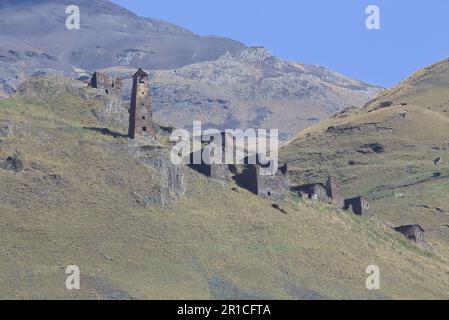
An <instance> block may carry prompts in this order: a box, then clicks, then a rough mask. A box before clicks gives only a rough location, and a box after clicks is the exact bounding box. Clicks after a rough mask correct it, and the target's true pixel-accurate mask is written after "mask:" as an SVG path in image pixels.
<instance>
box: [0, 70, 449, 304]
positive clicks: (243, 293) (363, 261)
mask: <svg viewBox="0 0 449 320" xmlns="http://www.w3.org/2000/svg"><path fill="white" fill-rule="evenodd" d="M20 92H21V95H18V96H16V97H13V98H10V99H8V100H2V101H0V122H1V121H8V122H10V123H12V125H13V128H14V134H13V135H11V136H9V137H6V138H1V141H0V158H5V157H7V156H8V155H11V154H12V153H14V152H15V150H19V151H20V152H21V154H22V156H23V158H24V159H25V170H24V171H23V172H20V173H13V172H10V171H5V170H0V234H1V238H0V241H1V244H0V269H1V270H2V272H1V274H0V298H3V299H12V298H19V299H22V298H37V299H49V298H56V299H62V298H68V299H83V298H86V299H129V298H134V299H196V298H198V299H209V298H218V299H224V298H229V299H234V298H243V299H254V298H261V299H265V298H267V299H270V298H271V299H321V298H338V299H351V298H352V299H356V298H360V299H378V298H382V299H383V298H385V299H399V298H403V299H410V298H439V299H444V298H447V292H448V290H447V289H448V288H449V280H448V279H449V278H448V275H449V267H448V256H447V255H446V254H445V252H444V251H442V250H440V248H439V247H437V248H434V249H432V250H424V249H420V248H417V247H415V246H413V245H411V244H410V243H408V242H407V241H405V240H404V239H403V238H402V237H401V236H399V235H397V234H396V233H395V232H393V231H392V230H391V229H390V228H389V227H387V226H386V225H385V224H384V223H383V222H382V221H381V220H380V219H378V218H373V219H366V218H358V217H355V216H352V215H350V214H349V213H347V212H342V211H339V210H336V209H334V208H332V207H330V206H328V205H324V204H319V203H312V202H309V201H300V200H299V199H297V198H295V197H294V196H289V197H288V201H286V202H285V203H282V204H280V206H281V207H282V208H283V209H285V211H286V214H284V213H281V212H280V211H278V210H276V209H274V208H273V207H272V203H271V202H268V201H266V200H262V199H259V198H258V197H256V196H254V195H252V194H251V193H249V192H247V191H245V190H243V189H239V188H238V187H236V186H234V185H230V186H222V185H220V184H219V183H215V182H212V181H210V180H209V179H208V178H206V177H203V176H201V175H199V174H197V173H196V172H193V171H190V170H188V169H187V171H186V172H187V173H186V180H187V184H188V191H187V194H186V196H184V197H183V198H182V199H181V200H179V201H178V202H177V203H175V204H171V205H168V206H165V207H161V206H157V205H154V206H143V205H142V203H141V202H140V201H139V198H138V197H137V196H136V195H138V194H139V193H140V192H143V191H144V190H145V189H146V188H149V187H150V186H151V185H152V183H153V182H154V181H153V180H152V172H151V170H150V169H149V168H148V167H146V166H145V165H143V164H141V163H139V162H138V161H136V159H135V158H133V156H132V155H130V154H129V153H127V152H124V150H126V149H127V146H128V144H129V141H128V140H127V139H126V138H122V137H117V138H114V137H111V136H105V135H102V134H101V133H99V132H95V131H92V130H87V129H84V128H85V127H93V128H102V127H104V126H105V125H104V124H102V123H99V122H98V121H97V120H96V119H95V117H94V116H93V115H92V112H91V110H92V109H95V108H100V107H101V106H100V104H99V103H98V102H97V101H96V100H95V99H87V98H86V96H85V95H84V93H83V89H79V88H78V89H76V90H74V88H73V87H72V86H71V85H70V84H69V83H68V84H61V83H60V82H59V81H55V80H54V79H48V78H42V79H38V80H33V81H31V83H29V84H28V87H27V86H25V89H24V90H21V91H20ZM36 92H38V93H41V94H38V95H36V94H35V93H36ZM74 92H76V94H75V93H74ZM82 97H84V98H82ZM426 114H428V115H429V117H431V118H432V113H429V111H423V115H426ZM423 115H421V114H417V116H423ZM432 119H433V118H432ZM440 121H441V122H440V124H439V125H441V126H442V127H443V126H444V124H445V123H446V119H445V118H441V119H440ZM109 129H110V130H112V131H117V132H122V133H124V132H125V131H124V128H120V127H114V126H109ZM441 138H442V139H443V136H442V137H441ZM415 152H416V153H418V150H416V149H411V150H410V154H414V153H415ZM389 157H390V158H389V159H390V161H392V163H393V164H394V165H392V168H393V169H391V173H389V174H391V176H392V177H393V176H395V175H396V171H395V170H396V167H397V166H400V162H395V161H396V159H395V157H399V154H398V155H394V154H392V155H390V156H389ZM422 157H423V158H422V159H420V160H412V159H410V161H411V163H410V166H412V167H413V168H418V167H420V164H421V163H427V160H428V159H427V158H429V159H430V158H431V156H429V155H427V154H422ZM300 165H301V166H302V165H303V162H302V161H300V163H298V164H297V167H296V168H301V167H300ZM370 165H371V166H372V167H373V168H375V166H376V165H379V164H376V161H374V160H373V161H372V163H371V164H370ZM310 168H311V169H314V168H315V167H314V166H312V165H311V166H310ZM401 168H402V167H401ZM317 169H319V170H320V172H321V171H324V167H323V169H321V164H319V167H318V168H317ZM341 170H342V171H341V172H340V175H341V176H344V175H345V174H348V175H349V174H352V176H353V177H354V176H355V173H351V172H350V171H344V170H346V169H344V168H342V169H341ZM428 171H429V172H431V171H432V170H431V167H430V166H429V167H428ZM421 174H422V173H421V171H419V172H416V173H415V175H416V177H418V176H419V175H421ZM55 177H59V178H55ZM348 177H349V178H350V177H351V176H350V175H349V176H348ZM294 178H295V177H294ZM367 180H369V179H368V178H367ZM350 181H351V180H350V179H349V180H346V185H348V186H353V187H352V188H353V189H354V188H355V187H356V184H355V183H354V184H353V185H351V184H350V183H349V182H350ZM361 185H362V186H363V190H367V191H369V189H370V188H371V187H372V184H371V183H368V182H366V183H364V184H361ZM428 187H429V188H433V189H432V190H433V192H435V193H434V194H438V195H440V194H441V190H442V189H444V188H443V185H438V187H436V186H433V187H432V185H428ZM233 188H235V189H234V190H233ZM439 188H440V189H439ZM349 190H351V189H350V188H349ZM351 191H352V190H351ZM70 264H75V265H77V266H79V267H80V271H81V290H78V291H69V290H67V289H66V288H65V280H66V277H67V275H66V274H65V273H64V271H65V268H66V266H68V265H70ZM371 264H375V265H378V266H379V267H380V270H381V289H380V290H378V291H368V290H367V289H366V287H365V280H366V277H367V275H366V274H365V269H366V267H367V266H368V265H371Z"/></svg>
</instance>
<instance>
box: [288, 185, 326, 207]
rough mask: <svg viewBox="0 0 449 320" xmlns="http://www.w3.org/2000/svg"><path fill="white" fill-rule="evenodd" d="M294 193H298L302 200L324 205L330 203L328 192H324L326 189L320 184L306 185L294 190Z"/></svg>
mask: <svg viewBox="0 0 449 320" xmlns="http://www.w3.org/2000/svg"><path fill="white" fill-rule="evenodd" d="M296 191H298V192H299V194H300V195H301V196H302V197H303V198H308V199H311V200H317V201H320V202H325V203H329V202H330V201H331V200H330V198H329V197H328V191H327V190H326V187H325V186H324V185H322V184H321V183H312V184H306V185H303V186H300V187H298V188H296Z"/></svg>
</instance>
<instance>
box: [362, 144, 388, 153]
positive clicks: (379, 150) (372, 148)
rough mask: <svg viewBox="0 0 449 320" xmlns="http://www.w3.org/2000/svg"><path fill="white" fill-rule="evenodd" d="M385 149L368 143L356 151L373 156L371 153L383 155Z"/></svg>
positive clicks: (379, 145)
mask: <svg viewBox="0 0 449 320" xmlns="http://www.w3.org/2000/svg"><path fill="white" fill-rule="evenodd" d="M384 151H385V147H384V146H383V145H381V144H379V143H368V144H364V145H363V146H361V147H360V149H359V150H357V152H358V153H361V154H373V153H384Z"/></svg>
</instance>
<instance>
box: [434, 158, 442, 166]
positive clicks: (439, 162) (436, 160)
mask: <svg viewBox="0 0 449 320" xmlns="http://www.w3.org/2000/svg"><path fill="white" fill-rule="evenodd" d="M433 163H434V164H435V165H436V166H439V165H440V164H442V163H443V158H442V157H438V158H436V159H435V160H433Z"/></svg>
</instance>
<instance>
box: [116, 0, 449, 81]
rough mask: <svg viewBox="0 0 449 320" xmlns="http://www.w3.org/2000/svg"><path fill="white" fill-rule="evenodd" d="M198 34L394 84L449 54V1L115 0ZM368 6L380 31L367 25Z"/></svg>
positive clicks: (134, 9)
mask: <svg viewBox="0 0 449 320" xmlns="http://www.w3.org/2000/svg"><path fill="white" fill-rule="evenodd" d="M113 2H115V3H117V4H120V5H122V6H124V7H126V8H128V9H130V10H131V11H133V12H135V13H137V14H139V15H141V16H145V17H151V18H158V19H162V20H166V21H169V22H173V23H175V24H177V25H180V26H182V27H185V28H187V29H189V30H191V31H193V32H195V33H197V34H199V35H209V34H215V35H219V36H224V37H228V38H232V39H235V40H238V41H241V42H243V43H245V44H246V45H248V46H256V45H263V46H265V47H266V48H268V49H269V50H270V51H271V52H273V53H274V54H275V55H277V56H279V57H281V58H284V59H289V60H296V61H300V62H304V63H309V64H319V65H323V66H325V67H327V68H330V69H332V70H335V71H338V72H341V73H343V74H345V75H348V76H350V77H353V78H356V79H360V80H364V81H367V82H371V83H374V84H379V85H383V86H387V87H389V86H392V85H394V84H396V83H397V82H399V81H401V80H403V79H404V78H406V77H407V76H408V75H410V74H411V73H412V72H414V71H415V70H417V69H419V68H421V67H424V66H426V65H429V64H432V63H434V62H437V61H439V60H442V59H445V58H448V57H449V1H448V0H370V1H366V0H307V1H306V0H276V1H274V0H187V1H186V0H163V1H161V0H157V1H156V0H113ZM368 5H377V6H378V7H379V8H380V15H381V16H380V19H381V20H380V21H381V29H380V30H368V29H367V28H366V27H365V20H366V18H367V15H366V14H365V9H366V7H367V6H368Z"/></svg>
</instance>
